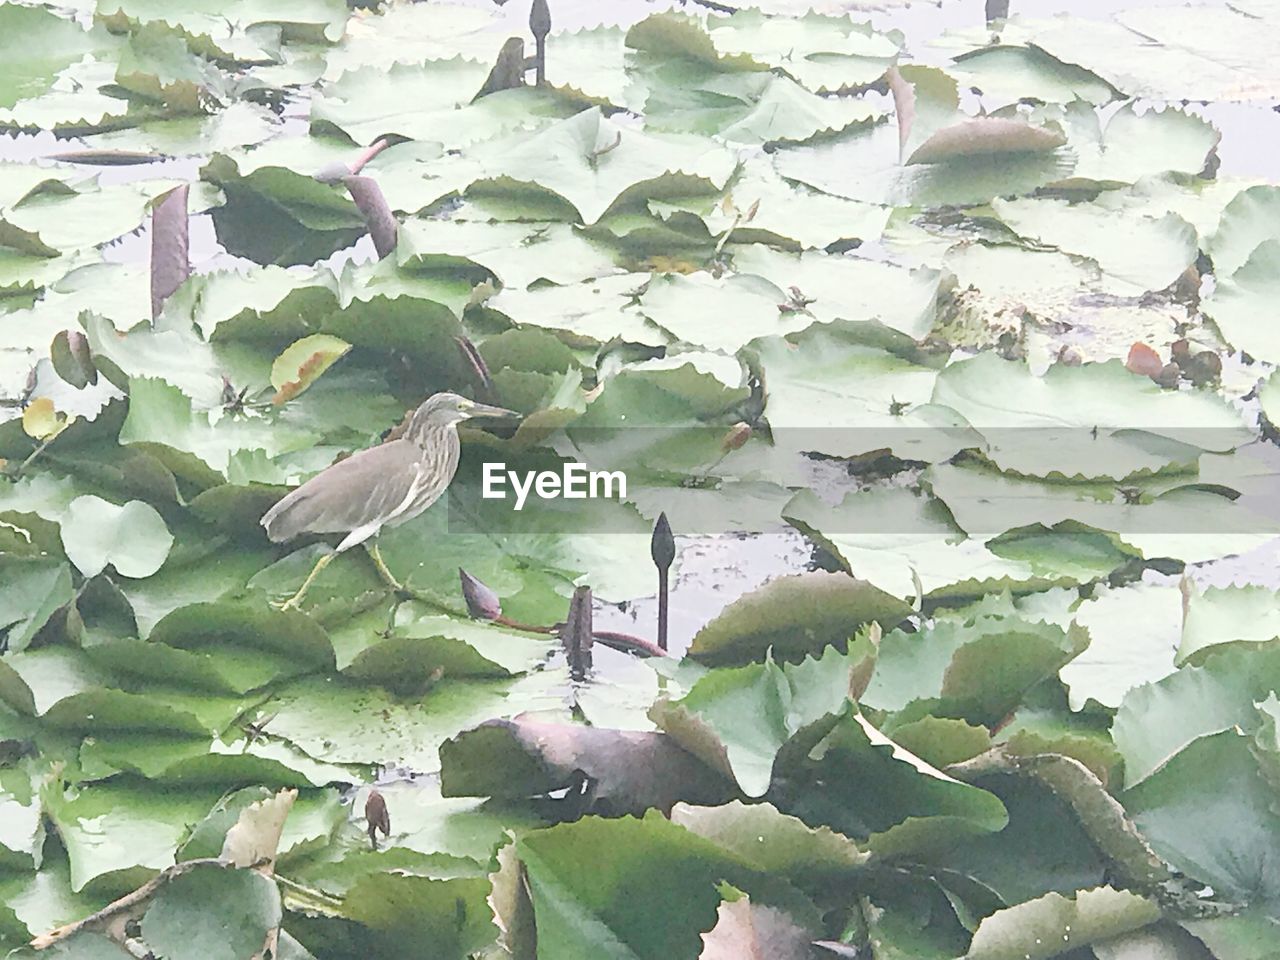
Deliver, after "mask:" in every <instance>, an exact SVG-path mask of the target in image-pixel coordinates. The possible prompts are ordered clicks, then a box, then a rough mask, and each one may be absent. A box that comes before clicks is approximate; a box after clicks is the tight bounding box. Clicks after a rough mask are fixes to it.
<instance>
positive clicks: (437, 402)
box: [405, 393, 520, 443]
mask: <svg viewBox="0 0 1280 960" xmlns="http://www.w3.org/2000/svg"><path fill="white" fill-rule="evenodd" d="M519 416H520V414H518V413H516V412H515V411H514V410H507V409H505V408H503V407H492V406H490V405H489V404H487V403H478V402H476V401H475V400H468V399H467V398H466V397H460V396H458V394H456V393H437V394H433V395H432V396H430V397H427V399H426V400H424V401H422V403H421V404H420V405H419V407H418V409H417V410H415V411H414V412H413V417H412V419H411V420H410V421H409V429H408V430H407V431H405V436H406V437H407V438H409V439H411V440H413V441H414V442H416V443H422V442H424V441H426V440H427V439H428V438H429V437H430V435H431V434H432V433H433V432H434V431H437V430H441V429H444V428H446V427H451V426H453V425H455V424H457V423H458V422H459V421H462V420H469V419H471V418H472V417H500V418H503V419H507V418H511V417H519Z"/></svg>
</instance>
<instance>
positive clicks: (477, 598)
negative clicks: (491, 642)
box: [458, 567, 502, 620]
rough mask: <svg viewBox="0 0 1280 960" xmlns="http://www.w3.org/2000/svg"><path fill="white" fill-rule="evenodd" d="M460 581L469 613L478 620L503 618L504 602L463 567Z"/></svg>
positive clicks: (459, 574) (459, 570)
mask: <svg viewBox="0 0 1280 960" xmlns="http://www.w3.org/2000/svg"><path fill="white" fill-rule="evenodd" d="M458 579H459V580H461V581H462V596H463V598H464V599H465V600H466V601H467V613H469V614H471V616H472V617H473V618H474V619H476V620H497V619H498V617H500V616H502V601H501V600H499V599H498V595H497V594H496V593H494V592H493V591H492V590H490V589H489V588H488V587H487V586H485V585H484V584H483V583H481V582H480V581H479V580H477V579H476V578H475V577H473V576H472V575H471V574H469V573H467V571H465V570H463V569H462V568H461V567H459V568H458Z"/></svg>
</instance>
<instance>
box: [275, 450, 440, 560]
mask: <svg viewBox="0 0 1280 960" xmlns="http://www.w3.org/2000/svg"><path fill="white" fill-rule="evenodd" d="M419 464H420V458H419V452H418V450H417V448H416V447H415V446H414V445H413V444H412V443H410V442H409V441H407V440H392V441H391V442H390V443H384V444H381V445H379V446H376V447H370V448H369V449H368V450H361V451H360V452H359V453H356V454H352V455H351V456H350V457H348V458H347V459H346V460H342V461H340V462H338V463H335V464H334V465H333V466H331V467H329V468H328V469H326V470H324V471H323V472H322V473H320V474H317V475H316V476H314V477H312V478H311V479H310V480H308V481H307V482H306V483H304V484H303V485H302V486H300V487H298V489H297V490H294V491H293V492H291V493H290V494H289V495H288V496H286V497H285V498H284V499H282V500H281V501H280V502H279V503H277V504H276V505H275V506H274V507H272V508H271V509H270V510H268V511H267V512H266V513H265V514H264V515H263V517H262V525H263V527H265V528H266V531H267V536H268V537H270V538H271V539H272V540H274V541H276V542H277V543H279V542H282V541H284V540H291V539H293V538H294V537H297V536H300V535H302V534H304V533H346V532H348V531H350V530H354V529H356V528H357V527H364V526H368V525H375V526H377V525H381V523H383V522H385V521H386V520H387V519H388V518H389V517H391V516H393V515H394V514H395V513H396V512H397V508H398V507H399V506H400V505H401V504H402V503H404V501H405V499H406V498H407V497H408V496H409V495H410V493H411V492H412V491H413V489H414V486H415V484H419V483H420V482H421V481H420V480H419V473H420V470H421V467H420V465H419Z"/></svg>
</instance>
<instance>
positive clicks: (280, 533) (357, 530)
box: [261, 393, 520, 610]
mask: <svg viewBox="0 0 1280 960" xmlns="http://www.w3.org/2000/svg"><path fill="white" fill-rule="evenodd" d="M519 416H520V414H518V413H516V412H515V411H514V410H507V409H504V408H503V407H493V406H489V405H488V404H484V403H477V402H476V401H474V400H468V399H467V398H466V397H460V396H458V395H457V394H456V393H437V394H434V395H433V396H430V397H428V398H427V399H426V400H424V401H423V402H422V404H421V405H420V406H419V407H418V408H417V409H416V410H414V411H413V414H412V415H411V416H410V418H409V424H408V426H407V427H406V428H405V431H404V434H403V435H402V436H400V437H399V438H397V439H395V440H388V441H387V442H386V443H382V444H379V445H378V446H376V447H370V448H369V449H367V450H361V451H360V452H359V453H355V454H352V455H351V456H350V457H348V458H347V459H345V460H341V461H339V462H338V463H335V464H333V465H332V466H331V467H328V468H326V469H325V470H323V471H321V472H320V473H318V474H316V475H315V476H314V477H312V478H311V479H310V480H308V481H307V482H306V483H304V484H303V485H302V486H300V487H298V488H297V489H296V490H293V491H291V492H290V493H289V494H288V495H286V496H285V497H284V498H283V499H282V500H280V501H279V502H278V503H277V504H276V505H275V506H273V507H272V508H271V509H270V510H268V511H267V512H266V513H265V514H263V516H262V520H261V523H262V526H263V528H265V529H266V531H267V537H268V538H269V539H270V540H272V541H273V542H275V543H283V542H284V541H286V540H292V539H294V538H295V537H300V536H302V535H303V534H308V533H311V534H316V533H331V534H332V533H345V534H346V536H345V537H344V538H343V540H342V542H341V543H339V544H338V547H337V549H336V550H334V551H333V552H332V553H326V554H325V555H324V556H322V557H321V558H320V559H319V560H317V561H316V564H315V566H314V567H312V568H311V572H310V573H309V574H307V578H306V579H305V580H303V581H302V586H301V587H299V588H298V592H297V593H295V594H294V595H293V596H292V597H290V598H289V599H288V600H286V601H284V602H283V603H281V604H277V606H278V607H279V609H281V610H289V609H297V607H298V606H299V605H300V604H301V603H302V598H303V597H304V596H306V593H307V588H308V587H310V586H311V583H312V581H314V580H315V578H316V577H317V576H319V575H320V571H322V570H323V569H324V568H325V567H327V566H328V565H329V564H330V563H331V562H332V561H333V558H334V557H336V556H338V555H339V554H341V553H342V552H344V551H346V550H349V549H351V548H352V547H354V546H357V545H359V544H364V546H365V549H366V550H367V551H368V553H369V558H370V559H371V560H372V561H373V564H374V566H375V567H377V570H378V575H379V576H380V577H381V578H382V579H383V580H384V581H385V582H386V583H387V585H388V586H390V587H391V588H392V589H393V590H395V591H396V592H398V593H399V592H403V590H404V587H403V586H402V585H401V583H400V581H398V580H397V579H396V578H395V577H394V576H392V574H391V571H390V570H388V569H387V565H386V564H385V563H384V562H383V560H382V554H381V553H380V552H379V551H378V545H377V543H376V542H371V541H372V540H373V538H374V537H376V536H377V535H378V532H379V531H380V530H381V529H382V528H383V527H395V526H399V525H400V524H402V523H405V522H407V521H409V520H412V519H413V518H414V517H416V516H418V514H420V513H422V511H424V510H426V509H427V507H429V506H431V505H432V504H433V503H435V502H436V501H437V500H438V499H440V496H441V494H443V493H444V492H445V490H446V489H448V487H449V483H450V481H452V480H453V475H454V473H455V472H456V471H457V469H458V453H459V448H460V443H459V441H458V424H459V423H460V422H461V421H463V420H468V419H470V418H472V417H502V418H508V417H519Z"/></svg>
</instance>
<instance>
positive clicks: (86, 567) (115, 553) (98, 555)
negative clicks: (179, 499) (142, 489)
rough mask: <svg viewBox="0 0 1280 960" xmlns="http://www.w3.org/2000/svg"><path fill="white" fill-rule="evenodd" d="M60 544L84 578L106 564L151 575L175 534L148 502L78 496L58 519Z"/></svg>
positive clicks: (122, 571) (124, 573)
mask: <svg viewBox="0 0 1280 960" xmlns="http://www.w3.org/2000/svg"><path fill="white" fill-rule="evenodd" d="M62 546H63V549H64V550H66V552H67V557H68V559H70V560H71V562H72V563H74V564H75V565H76V567H77V568H78V569H79V570H80V572H81V573H82V574H84V575H85V576H86V577H92V576H96V575H97V574H99V573H101V572H102V571H103V570H104V569H105V568H106V567H107V565H108V564H110V565H111V566H112V567H113V568H114V569H115V571H116V572H117V573H119V574H120V575H121V576H123V577H132V578H134V579H141V578H143V577H149V576H151V574H153V573H155V572H156V571H157V570H159V569H160V567H161V566H162V565H163V564H164V561H165V558H166V557H168V556H169V548H170V547H172V546H173V534H171V533H170V532H169V529H168V527H166V526H165V522H164V519H163V518H162V517H161V516H160V514H158V513H156V511H155V509H154V508H153V507H151V506H150V505H149V504H146V503H143V502H142V501H141V500H130V501H129V502H128V503H125V504H123V505H117V504H114V503H110V502H108V501H106V500H103V499H102V498H101V497H95V496H83V497H76V499H75V500H73V501H71V505H70V506H69V507H68V508H67V513H66V516H64V517H63V520H62Z"/></svg>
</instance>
